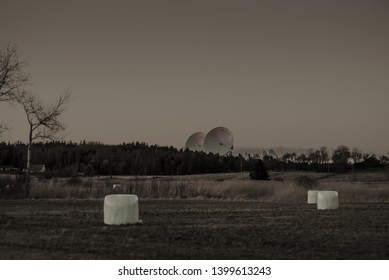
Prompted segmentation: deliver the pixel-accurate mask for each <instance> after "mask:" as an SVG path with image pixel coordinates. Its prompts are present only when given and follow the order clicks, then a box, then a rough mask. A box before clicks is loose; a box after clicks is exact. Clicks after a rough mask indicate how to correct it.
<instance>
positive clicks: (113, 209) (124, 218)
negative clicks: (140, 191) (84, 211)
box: [104, 194, 140, 225]
mask: <svg viewBox="0 0 389 280" xmlns="http://www.w3.org/2000/svg"><path fill="white" fill-rule="evenodd" d="M139 222H140V221H139V206H138V197H137V196H136V195H133V194H110V195H107V196H105V198H104V223H105V224H107V225H123V224H136V223H139Z"/></svg>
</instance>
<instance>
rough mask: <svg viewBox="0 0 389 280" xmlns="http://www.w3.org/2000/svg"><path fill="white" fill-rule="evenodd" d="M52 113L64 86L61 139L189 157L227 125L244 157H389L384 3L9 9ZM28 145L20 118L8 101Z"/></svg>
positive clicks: (2, 16) (89, 4)
mask: <svg viewBox="0 0 389 280" xmlns="http://www.w3.org/2000/svg"><path fill="white" fill-rule="evenodd" d="M0 1H1V9H0V40H1V41H2V42H3V43H4V42H12V43H14V44H17V46H18V52H19V54H20V57H21V58H22V59H26V60H27V61H28V62H29V66H28V67H27V68H26V70H27V71H28V72H30V73H31V75H32V82H33V83H32V85H31V86H30V87H29V89H30V90H31V91H33V92H36V93H39V95H40V96H41V98H42V99H43V100H45V101H46V102H47V103H50V102H53V101H54V100H55V98H56V97H57V96H58V95H59V94H61V93H62V92H63V91H64V90H65V89H67V88H70V89H71V90H72V96H73V101H72V103H71V104H70V106H69V109H68V110H67V111H66V113H65V114H64V115H63V117H64V121H65V123H66V125H67V130H66V134H67V137H66V140H72V141H76V142H78V141H80V140H83V139H85V140H87V141H88V140H91V141H101V142H104V143H110V144H116V143H122V142H132V141H144V142H147V143H149V144H159V145H173V146H175V147H177V148H181V147H183V146H184V145H185V142H186V140H187V138H188V137H189V135H190V134H192V133H194V132H198V131H203V132H205V133H206V132H208V131H209V130H210V129H212V128H214V127H216V126H226V127H228V128H229V129H230V130H231V131H232V132H233V133H234V136H235V146H238V147H276V146H284V147H296V148H297V147H298V148H317V147H320V146H323V145H324V146H327V147H329V148H334V147H336V146H338V145H347V146H349V147H350V148H352V147H357V148H359V149H362V150H363V151H364V152H375V153H378V154H387V153H388V152H389V125H388V120H389V109H388V105H389V32H388V30H389V16H388V14H389V2H388V1H385V0H365V1H359V0H347V1H342V0H322V1H320V0H317V1H312V0H306V1H302V0H299V1H290V0H285V1H277V0H266V1H261V0H253V1H249V0H235V1H229V0H206V1H203V0H191V1H185V0H175V1H171V0H163V1H162V0H153V1H149V0H139V1H131V0H128V1H108V0H107V1H76V0H71V1H29V0H24V1H19V0H0ZM0 119H1V121H2V122H5V123H8V124H9V125H10V126H11V127H12V130H11V131H10V132H9V133H7V134H5V135H4V137H3V140H6V141H8V140H10V141H16V140H20V141H24V142H25V141H27V136H28V135H27V132H28V130H27V125H26V123H27V122H26V119H25V116H24V115H23V111H22V110H20V109H18V108H17V107H14V108H12V107H10V106H8V105H7V104H0Z"/></svg>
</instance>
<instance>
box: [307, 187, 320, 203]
mask: <svg viewBox="0 0 389 280" xmlns="http://www.w3.org/2000/svg"><path fill="white" fill-rule="evenodd" d="M318 192H319V191H314V190H311V191H308V204H316V203H317V193H318Z"/></svg>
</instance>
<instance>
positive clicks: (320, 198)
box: [317, 191, 339, 210]
mask: <svg viewBox="0 0 389 280" xmlns="http://www.w3.org/2000/svg"><path fill="white" fill-rule="evenodd" d="M338 207H339V195H338V192H336V191H320V192H318V193H317V209H319V210H324V209H338Z"/></svg>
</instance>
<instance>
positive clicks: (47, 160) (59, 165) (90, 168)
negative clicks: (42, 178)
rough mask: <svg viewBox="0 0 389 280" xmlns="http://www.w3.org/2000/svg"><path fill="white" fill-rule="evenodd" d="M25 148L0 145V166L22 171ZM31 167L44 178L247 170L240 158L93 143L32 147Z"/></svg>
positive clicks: (23, 146)
mask: <svg viewBox="0 0 389 280" xmlns="http://www.w3.org/2000/svg"><path fill="white" fill-rule="evenodd" d="M26 158H27V145H25V144H23V143H15V144H10V143H4V142H3V143H0V166H12V167H16V168H19V169H21V170H22V169H23V168H25V162H26ZM32 159H33V164H44V165H45V168H46V173H47V175H55V176H64V177H70V176H77V175H85V176H91V175H187V174H201V173H221V172H239V171H241V169H242V170H248V164H249V161H246V160H244V158H243V157H236V156H227V157H220V156H218V155H214V154H206V153H199V152H192V151H188V150H185V151H183V150H177V149H176V148H174V147H161V146H157V145H147V144H145V143H139V142H136V143H123V144H121V145H105V144H102V143H95V142H88V143H86V142H81V143H80V144H75V143H72V142H48V143H36V144H34V145H33V149H32Z"/></svg>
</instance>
